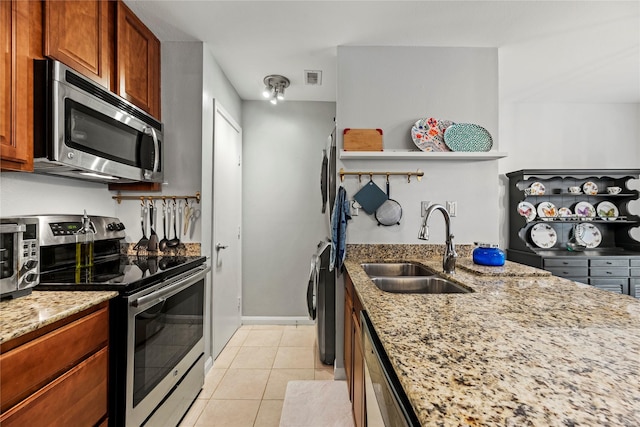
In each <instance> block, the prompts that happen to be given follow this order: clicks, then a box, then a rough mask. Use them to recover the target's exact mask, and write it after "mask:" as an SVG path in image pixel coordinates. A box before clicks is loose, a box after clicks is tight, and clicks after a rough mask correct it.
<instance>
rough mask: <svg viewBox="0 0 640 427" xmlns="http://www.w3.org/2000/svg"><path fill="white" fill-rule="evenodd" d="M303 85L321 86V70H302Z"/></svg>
mask: <svg viewBox="0 0 640 427" xmlns="http://www.w3.org/2000/svg"><path fill="white" fill-rule="evenodd" d="M304 84H306V85H309V86H320V85H322V71H321V70H304Z"/></svg>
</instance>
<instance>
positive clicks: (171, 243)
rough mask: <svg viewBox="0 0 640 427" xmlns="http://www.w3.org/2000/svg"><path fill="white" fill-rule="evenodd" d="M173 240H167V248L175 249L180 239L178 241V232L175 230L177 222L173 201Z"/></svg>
mask: <svg viewBox="0 0 640 427" xmlns="http://www.w3.org/2000/svg"><path fill="white" fill-rule="evenodd" d="M172 219H173V239H171V240H169V241H168V242H167V246H168V247H170V248H175V247H176V246H178V245H179V244H180V239H178V231H177V229H176V221H177V215H176V201H175V200H174V201H173V218H172Z"/></svg>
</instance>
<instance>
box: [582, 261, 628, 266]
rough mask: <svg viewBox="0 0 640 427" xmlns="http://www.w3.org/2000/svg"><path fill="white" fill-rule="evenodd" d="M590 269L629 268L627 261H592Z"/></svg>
mask: <svg viewBox="0 0 640 427" xmlns="http://www.w3.org/2000/svg"><path fill="white" fill-rule="evenodd" d="M589 265H590V266H591V267H629V260H628V259H592V260H591V261H589Z"/></svg>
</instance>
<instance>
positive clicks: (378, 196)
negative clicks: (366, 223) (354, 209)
mask: <svg viewBox="0 0 640 427" xmlns="http://www.w3.org/2000/svg"><path fill="white" fill-rule="evenodd" d="M353 198H354V199H355V200H356V201H357V202H358V203H360V206H362V209H364V211H365V212H366V213H368V214H369V215H371V214H373V213H375V212H376V209H378V208H379V207H380V205H382V204H383V203H384V202H385V201H386V200H387V199H388V197H387V195H386V194H385V193H384V191H382V190H381V189H380V187H378V186H377V185H376V184H375V182H373V181H371V180H370V181H369V182H368V183H366V184H365V185H364V186H363V187H362V188H361V189H360V191H358V192H357V193H356V194H355V195H354V196H353Z"/></svg>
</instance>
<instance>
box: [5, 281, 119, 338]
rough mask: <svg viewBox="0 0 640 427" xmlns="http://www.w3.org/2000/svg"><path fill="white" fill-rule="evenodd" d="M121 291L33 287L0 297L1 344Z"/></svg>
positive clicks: (107, 298) (105, 299)
mask: <svg viewBox="0 0 640 427" xmlns="http://www.w3.org/2000/svg"><path fill="white" fill-rule="evenodd" d="M117 295H118V293H117V292H113V291H107V292H97V291H90V292H85V291H82V292H74V291H64V292H59V291H33V292H31V294H29V295H26V296H23V297H20V298H16V299H11V300H6V301H0V344H3V343H5V342H7V341H9V340H11V339H13V338H17V337H19V336H21V335H24V334H26V333H29V332H31V331H35V330H36V329H39V328H42V327H43V326H46V325H49V324H51V323H54V322H56V321H58V320H60V319H64V318H65V317H68V316H71V315H73V314H75V313H79V312H81V311H83V310H86V309H87V308H89V307H92V306H94V305H96V304H100V303H101V302H103V301H107V300H109V299H111V298H113V297H115V296H117Z"/></svg>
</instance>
